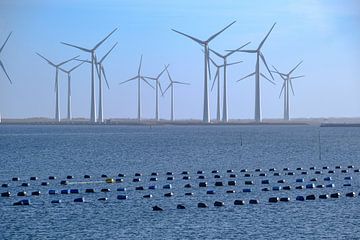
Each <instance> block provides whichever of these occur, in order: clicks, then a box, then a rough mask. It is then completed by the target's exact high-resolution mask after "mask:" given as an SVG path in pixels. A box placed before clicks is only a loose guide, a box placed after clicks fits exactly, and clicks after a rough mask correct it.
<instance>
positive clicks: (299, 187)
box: [295, 185, 304, 190]
mask: <svg viewBox="0 0 360 240" xmlns="http://www.w3.org/2000/svg"><path fill="white" fill-rule="evenodd" d="M295 189H298V190H300V189H304V186H303V185H300V186H296V187H295Z"/></svg>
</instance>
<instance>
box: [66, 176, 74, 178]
mask: <svg viewBox="0 0 360 240" xmlns="http://www.w3.org/2000/svg"><path fill="white" fill-rule="evenodd" d="M73 178H74V176H71V175H68V176H66V179H73Z"/></svg>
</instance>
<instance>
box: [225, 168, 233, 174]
mask: <svg viewBox="0 0 360 240" xmlns="http://www.w3.org/2000/svg"><path fill="white" fill-rule="evenodd" d="M226 172H227V173H233V172H234V170H232V169H228V170H226Z"/></svg>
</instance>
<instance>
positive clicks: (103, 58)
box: [99, 43, 118, 63]
mask: <svg viewBox="0 0 360 240" xmlns="http://www.w3.org/2000/svg"><path fill="white" fill-rule="evenodd" d="M117 44H118V43H115V44H114V46H112V48H110V50H109V51H108V52H107V53H106V54H105V55H104V56H103V57H102V58H101V59H100V62H99V63H102V62H103V61H104V60H105V58H106V57H107V56H108V55H109V54H110V52H111V51H112V50H113V49H114V48H115V47H116V45H117Z"/></svg>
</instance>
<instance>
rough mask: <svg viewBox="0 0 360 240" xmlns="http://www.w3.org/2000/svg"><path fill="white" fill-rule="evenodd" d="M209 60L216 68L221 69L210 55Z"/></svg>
mask: <svg viewBox="0 0 360 240" xmlns="http://www.w3.org/2000/svg"><path fill="white" fill-rule="evenodd" d="M210 51H212V50H210ZM203 52H204V51H203ZM209 59H210V61H211V63H212V64H213V65H214V66H215V67H219V65H217V64H216V62H215V61H214V60H213V59H212V58H211V57H210V55H209Z"/></svg>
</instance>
